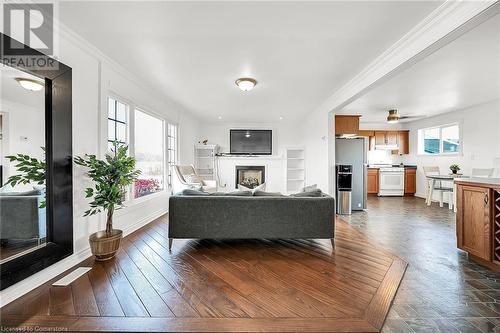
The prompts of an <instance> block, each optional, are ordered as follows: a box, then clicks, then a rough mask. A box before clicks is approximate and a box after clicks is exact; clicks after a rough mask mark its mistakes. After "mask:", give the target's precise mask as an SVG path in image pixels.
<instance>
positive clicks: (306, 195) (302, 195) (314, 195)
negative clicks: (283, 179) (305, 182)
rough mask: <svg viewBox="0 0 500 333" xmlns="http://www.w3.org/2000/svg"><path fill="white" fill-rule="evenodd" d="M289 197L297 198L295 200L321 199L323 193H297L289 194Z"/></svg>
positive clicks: (316, 191)
mask: <svg viewBox="0 0 500 333" xmlns="http://www.w3.org/2000/svg"><path fill="white" fill-rule="evenodd" d="M290 196H291V197H297V198H306V197H321V196H323V192H321V190H320V189H316V190H312V191H308V192H299V193H294V194H290Z"/></svg>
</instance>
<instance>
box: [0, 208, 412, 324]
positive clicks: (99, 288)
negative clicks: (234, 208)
mask: <svg viewBox="0 0 500 333" xmlns="http://www.w3.org/2000/svg"><path fill="white" fill-rule="evenodd" d="M167 223H168V221H167V218H166V217H163V218H160V219H158V220H157V221H155V222H153V223H151V224H150V225H148V226H146V227H144V228H142V229H140V230H138V231H137V232H135V233H133V234H132V235H130V236H128V237H127V238H126V239H125V240H124V242H123V249H122V250H121V251H120V253H119V255H118V257H117V258H116V260H113V261H109V262H104V263H99V262H93V260H88V261H87V262H84V263H82V266H85V265H87V266H92V270H91V271H90V272H89V273H88V274H86V275H84V276H82V277H80V278H79V279H78V280H76V281H75V282H73V283H72V284H71V285H70V286H67V287H53V286H51V282H53V281H51V282H49V283H47V284H45V285H43V286H41V287H39V288H37V289H35V290H34V291H32V292H30V293H29V294H27V295H25V296H23V297H21V298H19V299H18V300H16V301H14V302H13V303H11V304H8V305H7V306H5V307H3V308H2V309H0V311H1V325H2V326H3V327H9V326H20V327H30V326H31V327H32V326H34V325H37V326H41V327H51V328H57V329H68V330H72V331H74V330H88V331H96V330H114V331H204V332H215V331H225V332H229V331H239V332H263V331H270V332H278V331H279V332H377V331H379V330H380V329H381V327H382V325H383V322H384V319H385V317H386V315H387V313H388V311H389V308H390V304H391V302H392V300H393V298H394V295H395V293H396V290H397V288H398V285H399V283H400V281H401V279H402V276H403V274H404V271H405V269H406V262H404V261H403V260H401V259H399V258H398V257H396V256H394V255H392V254H391V253H389V252H387V251H385V250H383V249H382V248H380V247H378V246H375V245H373V244H372V243H371V242H370V241H368V240H367V238H366V237H365V236H363V235H362V234H361V233H360V232H358V231H356V230H355V229H354V228H353V227H351V226H349V225H348V224H347V223H346V222H344V221H341V220H339V221H338V222H337V227H336V232H337V237H336V247H335V250H332V246H331V244H330V242H329V241H328V240H315V241H313V240H276V241H266V240H247V241H214V240H201V241H196V240H188V241H182V240H176V241H175V242H174V246H173V249H172V252H171V253H169V251H168V249H167V248H168V241H167V239H168V238H167ZM54 280H55V279H54Z"/></svg>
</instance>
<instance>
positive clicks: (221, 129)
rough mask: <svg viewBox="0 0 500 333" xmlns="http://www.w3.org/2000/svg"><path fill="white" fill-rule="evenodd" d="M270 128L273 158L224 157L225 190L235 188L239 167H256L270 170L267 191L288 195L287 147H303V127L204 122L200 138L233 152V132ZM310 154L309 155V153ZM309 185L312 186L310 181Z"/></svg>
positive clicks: (221, 162)
mask: <svg viewBox="0 0 500 333" xmlns="http://www.w3.org/2000/svg"><path fill="white" fill-rule="evenodd" d="M236 128H243V129H270V130H272V131H273V155H272V156H269V157H264V156H262V157H239V158H236V157H221V158H219V161H218V165H219V178H220V184H221V185H222V186H224V185H226V186H225V187H223V188H221V190H224V191H232V190H234V189H235V167H236V165H255V166H265V167H266V175H265V177H266V191H270V192H282V193H285V192H286V164H285V160H284V158H285V155H284V150H285V148H286V147H303V141H302V136H301V131H300V130H299V128H300V127H299V124H297V123H293V122H285V121H283V122H279V123H278V122H276V123H203V124H201V125H200V130H199V133H198V139H199V140H204V139H208V142H209V143H211V144H218V145H219V146H220V147H221V148H220V151H221V152H225V153H228V152H229V130H230V129H236ZM306 155H307V152H306ZM306 183H309V181H307V179H306Z"/></svg>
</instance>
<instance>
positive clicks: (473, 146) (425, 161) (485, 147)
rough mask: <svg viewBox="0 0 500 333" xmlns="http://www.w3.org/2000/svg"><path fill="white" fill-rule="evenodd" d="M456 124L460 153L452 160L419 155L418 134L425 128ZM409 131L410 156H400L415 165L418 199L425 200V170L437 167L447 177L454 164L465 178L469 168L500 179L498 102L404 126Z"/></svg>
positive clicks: (451, 158) (405, 161) (468, 173)
mask: <svg viewBox="0 0 500 333" xmlns="http://www.w3.org/2000/svg"><path fill="white" fill-rule="evenodd" d="M455 122H458V123H460V125H461V132H462V138H461V139H462V153H461V154H460V155H454V156H426V155H418V130H419V129H422V128H426V127H432V126H439V125H445V124H450V123H455ZM404 126H405V128H406V129H409V130H410V154H409V155H404V156H403V161H404V163H405V164H416V165H417V166H418V169H417V195H418V196H425V192H426V187H425V186H426V184H425V177H424V173H423V169H422V168H423V167H424V166H439V167H440V168H441V173H448V172H450V171H449V166H450V165H451V164H454V163H457V164H459V165H460V168H461V169H462V172H463V173H464V174H465V175H470V173H471V170H472V168H496V170H495V176H496V177H500V130H499V128H500V100H495V101H492V102H489V103H485V104H481V105H478V106H474V107H470V108H467V109H463V110H457V111H454V112H449V113H445V114H441V115H438V116H435V117H430V118H425V119H422V120H417V121H413V122H410V123H407V124H405V125H404Z"/></svg>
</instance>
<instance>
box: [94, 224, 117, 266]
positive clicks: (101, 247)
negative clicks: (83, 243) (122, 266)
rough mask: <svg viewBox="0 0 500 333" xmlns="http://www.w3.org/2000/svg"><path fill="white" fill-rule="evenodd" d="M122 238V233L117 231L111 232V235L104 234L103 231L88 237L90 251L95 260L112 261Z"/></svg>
mask: <svg viewBox="0 0 500 333" xmlns="http://www.w3.org/2000/svg"><path fill="white" fill-rule="evenodd" d="M122 238H123V231H121V230H119V229H113V230H111V235H108V234H106V231H105V230H102V231H98V232H94V233H93V234H92V235H90V236H89V243H90V250H91V251H92V254H93V255H94V257H95V259H96V260H99V261H104V260H109V259H112V258H113V257H114V256H115V254H116V252H118V250H119V249H120V243H121V240H122Z"/></svg>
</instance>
